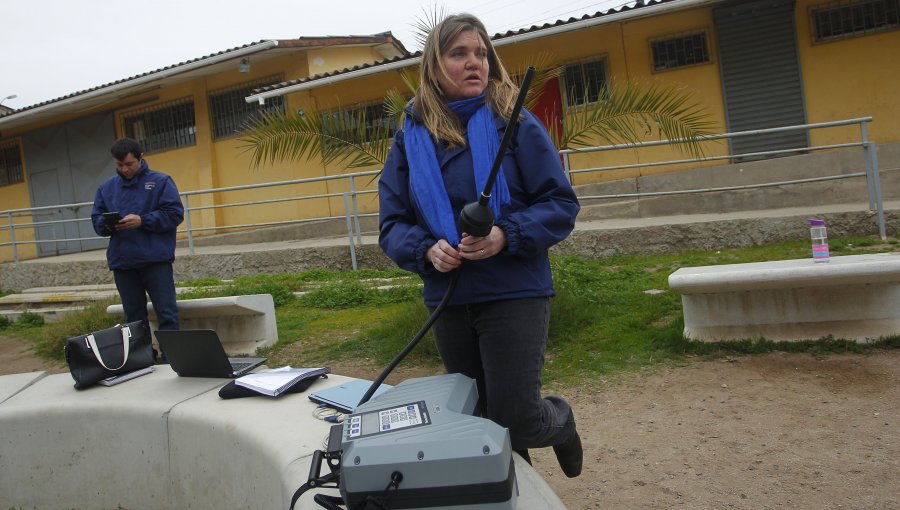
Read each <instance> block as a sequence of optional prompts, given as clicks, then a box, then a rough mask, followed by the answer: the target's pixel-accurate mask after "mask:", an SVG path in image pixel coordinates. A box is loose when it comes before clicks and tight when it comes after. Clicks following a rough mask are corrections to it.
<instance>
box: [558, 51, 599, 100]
mask: <svg viewBox="0 0 900 510" xmlns="http://www.w3.org/2000/svg"><path fill="white" fill-rule="evenodd" d="M564 87H565V92H566V106H578V105H585V104H589V103H596V102H597V99H599V98H600V92H601V91H602V90H603V89H604V88H605V87H606V63H605V62H604V61H603V60H593V61H591V62H580V63H577V64H569V65H567V66H566V69H565V72H564Z"/></svg>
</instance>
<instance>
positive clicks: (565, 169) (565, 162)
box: [562, 152, 575, 184]
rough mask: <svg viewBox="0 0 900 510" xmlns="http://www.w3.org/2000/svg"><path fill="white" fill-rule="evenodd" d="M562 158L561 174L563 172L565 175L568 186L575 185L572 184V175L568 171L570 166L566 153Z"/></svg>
mask: <svg viewBox="0 0 900 510" xmlns="http://www.w3.org/2000/svg"><path fill="white" fill-rule="evenodd" d="M562 156H563V172H565V174H566V179H568V180H569V184H575V183H574V182H572V173H571V172H570V170H572V164H571V163H570V162H569V153H568V152H566V153H564V154H563V155H562Z"/></svg>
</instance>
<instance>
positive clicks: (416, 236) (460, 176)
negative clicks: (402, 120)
mask: <svg viewBox="0 0 900 510" xmlns="http://www.w3.org/2000/svg"><path fill="white" fill-rule="evenodd" d="M494 122H495V124H496V125H497V130H498V133H499V134H501V135H502V132H503V129H504V128H505V126H506V122H505V121H504V120H503V119H502V118H500V117H498V116H496V115H495V117H494ZM516 130H517V131H516V132H515V133H514V136H513V138H512V141H511V143H510V147H509V148H508V149H507V151H506V155H505V156H504V159H503V172H504V174H505V175H506V181H507V184H508V186H509V193H510V203H509V205H507V206H506V207H504V208H503V210H502V214H501V217H500V218H499V219H498V220H497V221H496V222H495V224H496V225H497V226H498V227H500V228H502V229H503V231H504V232H505V233H506V239H507V247H506V248H505V249H504V250H503V251H501V252H500V253H498V254H497V255H495V256H493V257H490V258H488V259H485V260H478V261H473V260H464V261H463V263H462V265H461V266H460V268H459V269H458V271H461V273H460V277H459V284H458V286H457V288H456V292H455V293H454V296H453V298H452V300H451V301H450V304H454V305H459V304H474V303H481V302H487V301H497V300H504V299H520V298H532V297H548V296H552V295H554V290H553V280H552V276H551V274H550V260H549V258H548V250H549V249H550V247H551V246H553V245H554V244H556V243H558V242H560V241H562V240H563V239H565V238H566V236H568V235H569V233H570V232H571V231H572V229H573V228H574V226H575V216H576V215H577V214H578V210H579V207H580V206H579V205H578V199H577V198H576V196H575V192H574V191H573V190H572V186H571V185H570V184H569V181H568V180H567V179H566V176H565V173H564V172H563V170H562V165H561V164H560V160H559V154H558V153H557V151H556V148H555V147H554V146H553V143H552V142H551V141H550V137H549V136H548V135H547V131H546V129H545V128H544V126H543V124H541V122H540V121H539V120H538V119H537V118H536V117H535V116H534V115H533V114H531V113H530V112H527V111H525V113H524V118H523V119H522V120H521V121H520V122H519V124H518V126H517V127H516ZM436 150H437V157H438V164H439V165H440V167H441V171H442V173H443V178H444V186H445V187H446V189H447V194H448V195H449V197H450V203H451V205H452V207H453V213H454V217H459V212H460V210H462V208H463V207H464V206H465V205H466V204H468V203H471V202H474V201H476V197H477V195H476V191H475V176H474V173H473V170H472V154H471V151H470V150H469V148H468V147H456V148H453V149H449V150H446V149H445V148H444V147H437V148H436ZM378 192H379V200H380V213H379V216H380V218H379V226H380V234H379V241H378V242H379V244H380V245H381V249H382V250H384V252H385V254H386V255H387V256H388V257H389V258H390V259H391V260H393V261H394V262H395V263H396V264H397V265H398V266H400V267H401V268H403V269H406V270H408V271H412V272H414V273H417V274H419V276H421V278H422V281H423V282H424V284H425V291H424V297H425V304H426V305H428V306H436V305H437V304H438V303H440V301H441V298H443V296H444V292H445V291H446V289H447V286H448V285H449V282H450V278H451V275H452V274H453V273H452V272H450V273H441V272H439V271H437V270H436V269H434V266H432V265H431V262H430V261H428V260H427V258H426V256H425V254H426V251H427V250H428V248H430V247H431V245H433V244H434V243H436V242H437V241H438V240H437V239H436V238H435V237H434V236H433V235H432V234H431V232H429V231H428V228H427V227H426V223H425V220H424V219H423V218H422V216H421V215H420V213H419V211H417V210H416V207H415V205H414V202H413V200H412V197H411V195H410V188H409V165H408V164H407V160H406V151H405V148H404V143H403V132H402V131H398V132H397V134H396V135H395V136H394V145H393V147H391V152H390V154H389V155H388V158H387V161H386V162H385V166H384V170H383V171H382V172H381V178H380V180H379V182H378Z"/></svg>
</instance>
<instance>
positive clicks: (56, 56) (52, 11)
mask: <svg viewBox="0 0 900 510" xmlns="http://www.w3.org/2000/svg"><path fill="white" fill-rule="evenodd" d="M625 3H626V2H625V0H605V1H599V2H597V1H591V0H558V1H555V2H554V1H553V0H550V1H547V0H454V1H444V2H435V1H434V0H429V1H424V0H382V1H376V0H330V1H329V0H325V1H322V0H316V1H312V0H249V1H247V0H240V1H237V0H144V1H143V2H128V1H125V0H2V1H0V27H2V29H0V51H2V52H3V58H2V60H0V99H3V98H5V97H7V96H9V95H12V94H15V95H17V96H18V97H16V98H14V99H6V100H4V101H3V102H2V104H3V105H4V106H9V107H11V108H24V107H26V106H30V105H33V104H36V103H40V102H43V101H47V100H50V99H56V98H59V97H61V96H65V95H67V94H71V93H73V92H78V91H81V90H85V89H88V88H92V87H96V86H98V85H103V84H106V83H109V82H113V81H116V80H120V79H123V78H128V77H131V76H135V75H138V74H142V73H145V72H147V71H152V70H155V69H159V68H161V67H165V66H168V65H172V64H176V63H178V62H183V61H185V60H191V59H195V58H198V57H202V56H205V55H209V54H211V53H216V52H219V51H222V50H226V49H230V48H234V47H237V46H242V45H244V44H248V43H251V42H256V41H259V40H262V39H290V38H295V37H300V36H322V35H368V34H375V33H379V32H386V31H391V32H393V34H394V36H395V37H397V38H398V39H400V41H401V42H402V43H403V44H404V45H405V46H406V48H407V49H408V50H410V51H415V50H417V49H419V48H418V46H417V44H416V40H415V36H414V35H413V34H414V28H413V27H414V25H415V23H416V21H417V20H418V19H423V18H425V15H424V14H423V13H427V12H433V11H434V10H435V9H436V8H437V9H443V10H444V11H445V12H448V13H455V12H470V13H472V14H475V15H476V16H478V17H479V18H481V20H482V21H484V23H485V25H487V28H488V32H489V33H491V34H494V33H498V32H505V31H507V30H514V29H519V28H523V27H528V26H531V25H535V24H536V25H540V24H543V23H547V22H553V21H556V20H557V19H568V18H570V17H580V16H582V15H584V14H593V13H595V12H597V11H606V10H607V9H610V8H618V7H619V6H621V5H623V4H625ZM628 3H631V2H628Z"/></svg>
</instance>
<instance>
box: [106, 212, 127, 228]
mask: <svg viewBox="0 0 900 510" xmlns="http://www.w3.org/2000/svg"><path fill="white" fill-rule="evenodd" d="M121 219H122V216H120V215H119V213H117V212H105V213H103V222H104V223H106V228H108V229H110V230H115V229H116V223H118V222H119V220H121Z"/></svg>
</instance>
